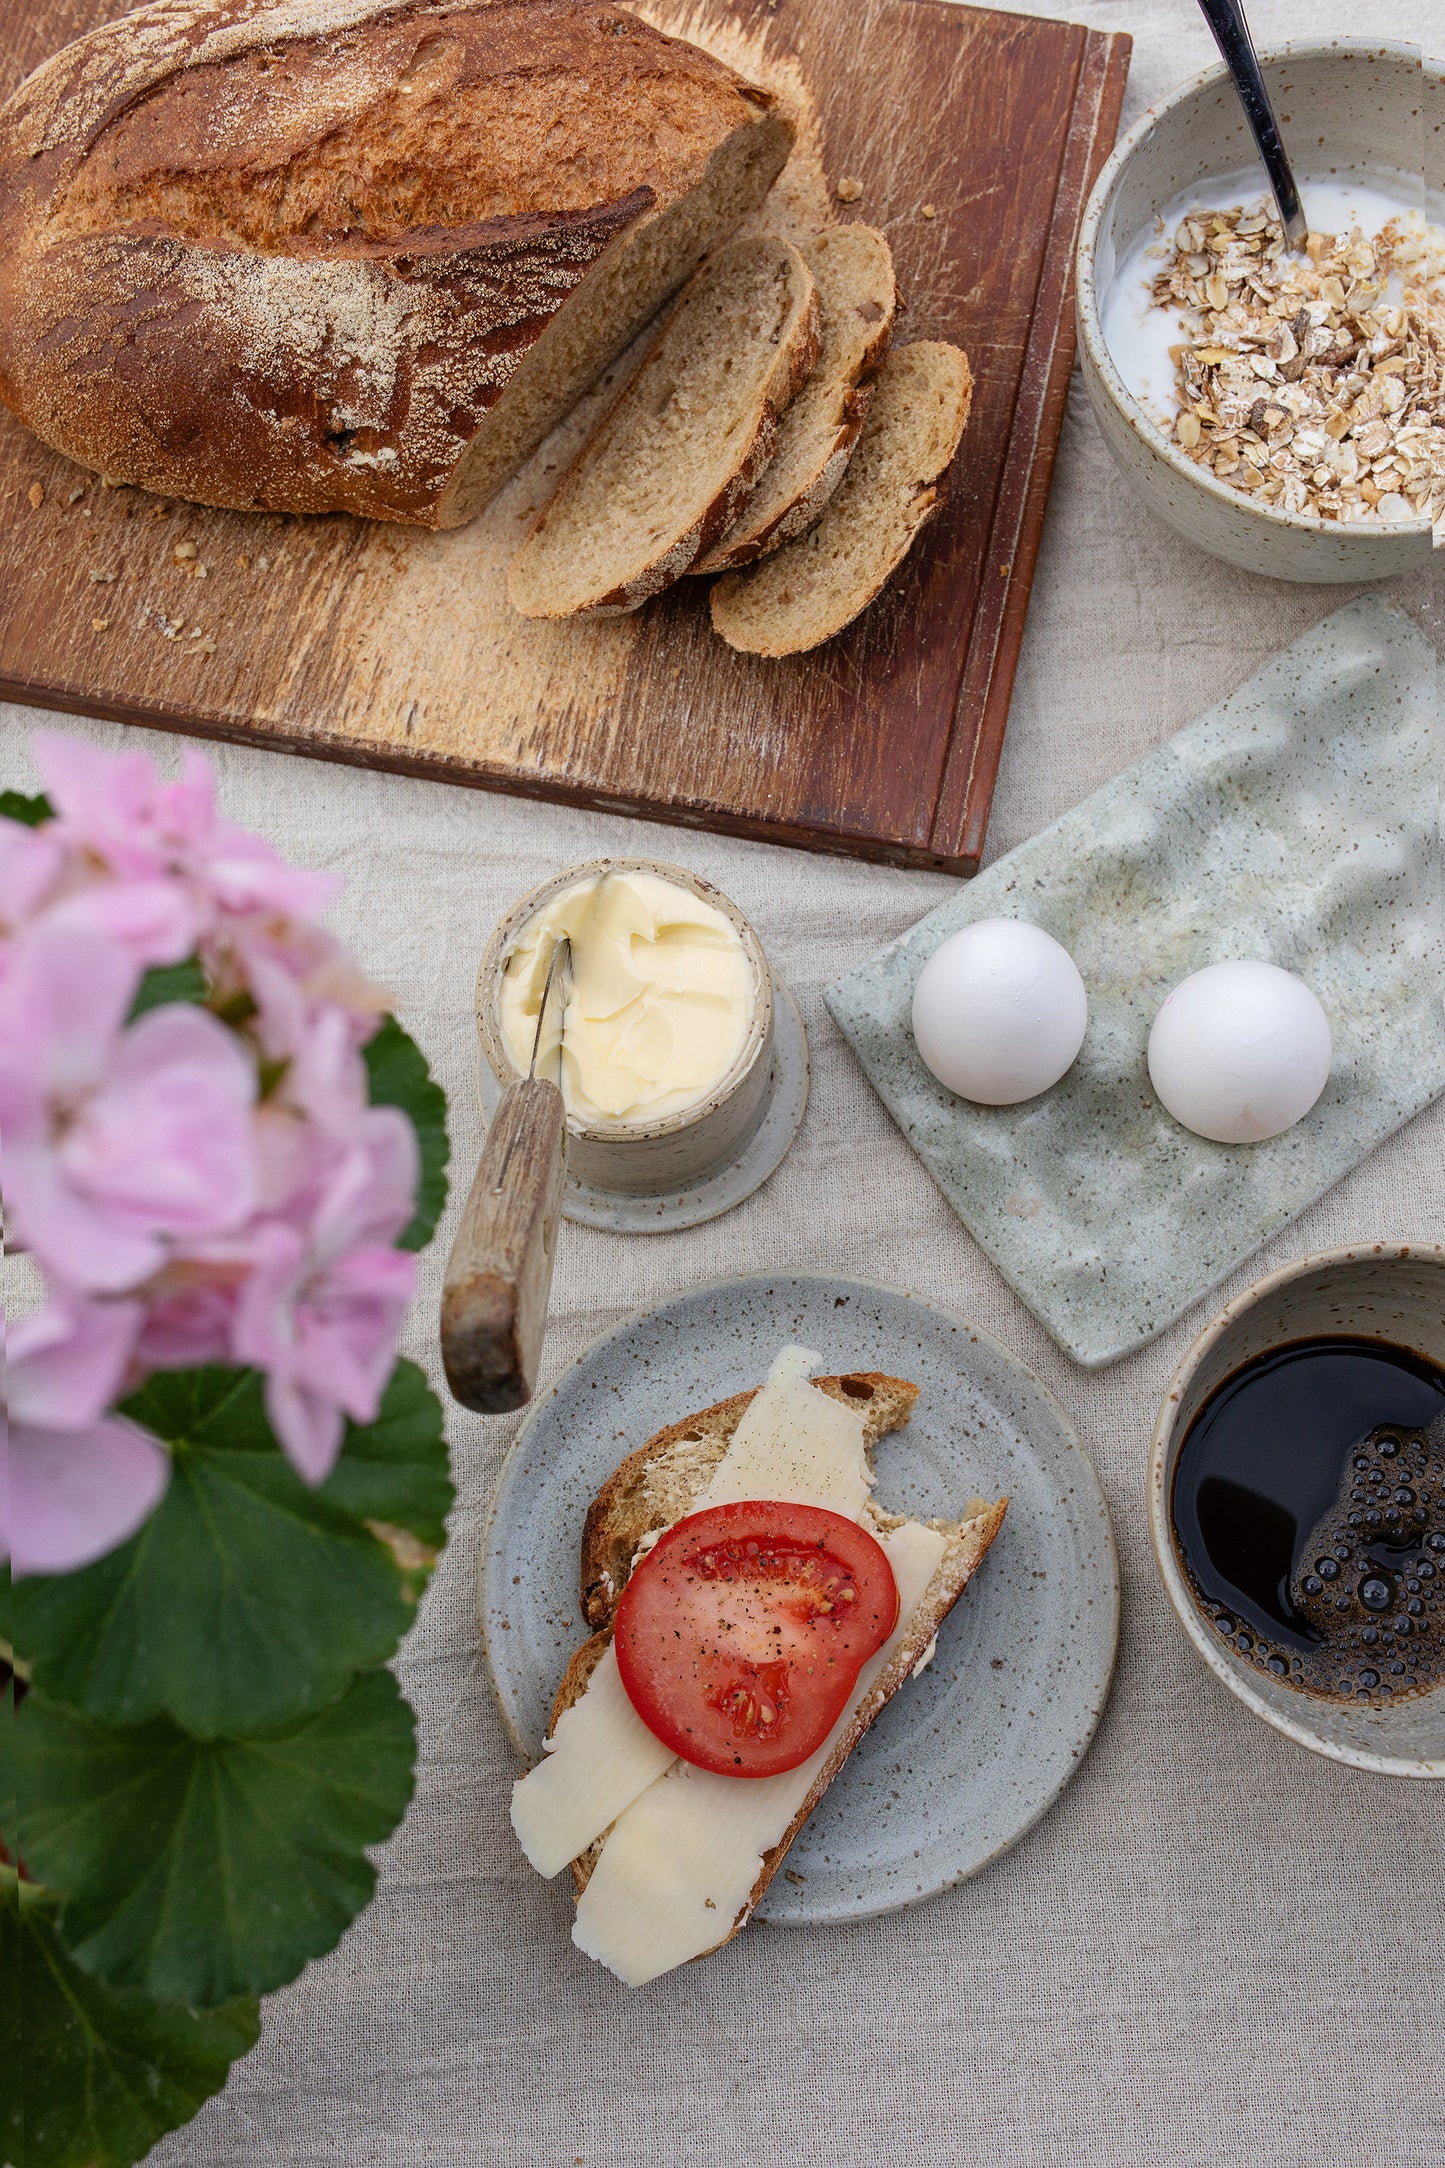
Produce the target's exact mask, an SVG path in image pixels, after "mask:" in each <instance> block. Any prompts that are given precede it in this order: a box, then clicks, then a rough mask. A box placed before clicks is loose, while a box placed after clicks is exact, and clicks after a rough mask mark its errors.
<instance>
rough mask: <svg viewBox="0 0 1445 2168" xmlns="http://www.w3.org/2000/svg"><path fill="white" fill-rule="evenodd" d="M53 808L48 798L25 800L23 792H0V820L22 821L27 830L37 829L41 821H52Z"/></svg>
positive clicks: (53, 815)
mask: <svg viewBox="0 0 1445 2168" xmlns="http://www.w3.org/2000/svg"><path fill="white" fill-rule="evenodd" d="M54 818H55V808H54V806H53V805H52V804H51V803H50V800H49V799H48V798H27V797H26V796H25V793H24V792H23V791H19V790H0V820H7V821H23V822H24V824H25V826H26V827H27V828H38V827H39V826H40V825H41V823H42V821H53V820H54Z"/></svg>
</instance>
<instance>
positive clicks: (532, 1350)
mask: <svg viewBox="0 0 1445 2168" xmlns="http://www.w3.org/2000/svg"><path fill="white" fill-rule="evenodd" d="M566 1141H567V1124H566V1110H565V1108H564V1106H563V1104H562V1094H561V1093H560V1092H559V1091H558V1089H557V1087H556V1085H555V1084H549V1083H548V1082H547V1081H546V1079H545V1078H543V1077H532V1078H529V1079H528V1080H527V1081H526V1082H525V1083H522V1084H514V1085H512V1087H511V1089H510V1090H509V1091H507V1092H505V1093H504V1094H503V1096H502V1098H501V1100H500V1101H499V1103H498V1106H497V1111H496V1113H495V1114H494V1115H493V1117H492V1126H491V1128H490V1129H489V1130H488V1132H487V1141H486V1144H485V1145H484V1146H483V1148H482V1158H481V1164H480V1166H479V1167H478V1168H477V1178H476V1180H475V1181H474V1182H473V1184H472V1192H471V1195H470V1196H469V1197H468V1199H467V1202H466V1209H465V1210H464V1211H463V1213H462V1223H461V1226H460V1227H459V1228H458V1229H457V1238H456V1241H455V1242H454V1243H453V1244H452V1254H451V1256H450V1257H449V1258H448V1259H447V1270H446V1278H445V1280H444V1282H443V1283H442V1315H441V1339H442V1362H443V1364H444V1365H445V1368H446V1374H447V1383H448V1385H449V1386H450V1387H451V1389H452V1392H453V1393H454V1395H455V1396H456V1398H457V1399H458V1400H459V1401H460V1402H461V1404H462V1406H463V1407H464V1408H475V1409H476V1410H477V1412H478V1414H480V1415H502V1414H505V1412H506V1411H507V1409H509V1408H520V1407H521V1406H522V1405H523V1403H524V1402H525V1401H528V1400H530V1399H531V1397H532V1389H533V1387H534V1386H535V1384H536V1382H537V1363H538V1358H539V1356H540V1354H541V1350H542V1333H543V1330H544V1328H545V1326H546V1323H547V1298H548V1296H549V1294H550V1293H551V1288H552V1257H553V1252H554V1251H555V1249H556V1244H557V1217H558V1211H559V1208H560V1206H561V1202H562V1177H563V1173H564V1171H565V1168H566V1156H567V1155H566Z"/></svg>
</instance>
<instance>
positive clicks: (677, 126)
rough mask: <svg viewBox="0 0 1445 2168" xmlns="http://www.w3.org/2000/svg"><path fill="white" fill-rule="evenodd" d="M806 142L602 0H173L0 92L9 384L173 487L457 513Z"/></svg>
mask: <svg viewBox="0 0 1445 2168" xmlns="http://www.w3.org/2000/svg"><path fill="white" fill-rule="evenodd" d="M790 142H791V130H790V127H789V125H788V124H787V122H786V121H784V120H783V119H782V117H781V116H780V115H779V114H778V113H777V112H776V110H775V108H774V103H773V100H772V99H771V97H770V96H769V95H768V93H767V92H765V91H762V90H759V89H758V88H756V87H755V86H754V85H752V84H750V83H748V82H746V81H745V80H744V79H743V78H742V77H740V76H739V75H737V74H736V73H735V72H734V71H733V70H731V69H729V68H727V67H725V66H723V65H722V63H720V62H719V61H717V60H715V59H713V58H712V57H711V56H710V55H708V54H706V53H703V52H701V51H700V50H698V49H697V48H696V47H693V46H691V45H687V44H685V43H682V42H681V41H679V40H677V39H673V38H668V37H666V36H664V35H663V34H662V33H660V32H658V31H656V30H654V29H652V28H651V27H650V26H649V25H647V24H645V23H643V22H641V21H640V20H639V19H638V18H636V17H635V16H633V15H631V14H629V13H627V12H626V11H624V10H622V9H620V8H614V7H611V6H607V5H596V4H594V5H587V6H584V5H582V4H580V0H496V4H493V0H285V4H283V5H280V6H270V7H267V8H265V9H262V8H259V7H257V6H256V5H254V4H249V0H230V4H224V0H160V4H158V5H152V6H150V7H147V8H143V9H141V10H140V11H139V12H138V13H136V14H134V15H131V16H127V17H125V18H123V19H122V20H121V21H119V22H117V23H114V24H110V25H108V26H107V27H106V28H104V29H102V30H99V31H95V32H92V33H91V34H90V35H89V36H88V37H85V38H83V39H80V40H78V41H77V42H76V43H75V44H74V45H72V46H70V47H67V48H66V49H65V51H64V52H62V53H60V54H58V55H57V56H56V57H55V58H54V59H53V60H52V61H50V62H48V63H47V64H46V66H45V67H43V68H42V69H40V70H39V71H37V73H36V74H35V75H34V76H32V77H31V78H30V80H29V82H28V83H26V84H23V85H22V86H21V88H20V90H19V91H18V92H17V93H16V94H15V96H14V98H13V99H12V100H11V101H10V104H9V105H8V106H7V107H5V108H4V109H3V110H0V396H3V397H4V399H5V400H6V402H7V403H8V404H9V405H10V406H11V407H12V408H13V409H14V410H15V411H16V412H17V413H18V414H19V415H20V417H21V419H22V420H24V421H26V422H27V423H28V424H29V425H30V426H31V427H32V428H34V429H35V430H36V431H37V432H38V433H39V434H40V435H41V436H43V437H45V438H46V440H47V441H48V442H50V443H51V444H53V445H55V446H56V447H57V448H58V449H59V450H61V451H64V452H66V453H67V454H69V456H71V457H72V458H75V459H77V460H79V461H80V462H82V463H83V464H86V465H90V466H93V467H99V468H101V469H102V470H103V471H105V472H107V473H109V474H112V475H115V476H117V477H119V478H121V479H124V480H129V481H135V482H138V483H140V484H142V485H144V486H146V487H149V488H152V489H156V490H159V491H163V492H165V493H167V494H170V495H175V496H185V497H191V498H194V499H196V500H198V501H200V502H203V503H210V504H220V505H235V506H242V507H250V506H264V507H267V508H270V509H279V510H287V511H312V512H315V511H328V510H349V511H353V512H360V513H365V514H369V515H371V516H373V517H380V518H391V519H402V520H408V521H412V522H415V523H418V524H422V525H428V526H454V525H457V524H460V523H461V522H462V521H463V520H465V519H468V518H470V517H471V516H472V515H473V514H474V513H475V512H476V511H478V510H479V509H480V508H481V506H482V505H483V504H484V503H485V502H486V501H487V499H488V498H489V497H490V496H491V495H492V494H494V493H495V491H496V489H497V488H498V487H500V486H501V484H502V482H504V481H505V480H506V479H507V477H508V476H509V475H510V474H511V473H512V472H513V471H515V469H516V467H517V466H518V465H519V464H520V463H521V461H522V460H523V459H524V458H525V457H526V456H527V455H528V454H529V453H530V451H531V450H532V449H533V447H534V446H535V445H536V443H538V442H539V441H540V439H541V437H542V436H543V435H544V434H545V433H546V432H547V430H549V429H550V428H551V427H553V426H554V424H555V423H556V422H557V421H558V420H559V419H560V418H561V416H562V415H563V414H564V413H566V412H567V411H568V409H569V408H570V407H571V406H572V405H573V404H574V403H575V401H576V400H577V398H578V397H579V396H580V395H581V394H582V392H583V391H585V390H586V388H587V386H588V385H589V384H590V383H591V382H592V381H594V379H595V378H596V377H597V376H598V375H599V374H600V373H601V371H602V370H603V369H604V368H605V367H606V366H607V365H608V363H609V362H610V361H611V360H612V359H613V358H614V357H615V356H616V354H617V353H619V352H620V351H621V349H622V348H623V347H624V346H625V345H626V344H627V343H628V342H629V341H630V340H631V339H632V338H633V337H634V336H635V335H636V332H637V331H638V330H639V329H640V327H641V325H642V324H643V323H644V322H646V321H647V320H648V318H649V317H651V316H652V315H653V314H654V313H655V311H656V310H657V308H658V307H659V306H660V305H661V303H662V302H663V301H665V300H666V299H667V297H668V296H669V294H671V293H672V292H673V291H675V289H676V288H677V287H678V286H679V285H680V284H681V283H682V281H683V279H685V278H686V276H687V275H688V273H689V272H690V271H691V270H692V269H693V268H694V266H695V265H696V263H697V262H698V261H699V260H700V259H701V257H702V256H703V255H704V254H705V253H706V251H707V250H708V249H709V248H711V247H712V246H714V245H715V244H716V243H717V242H718V241H719V240H721V239H723V238H724V237H725V236H726V235H727V234H728V233H730V232H732V231H733V230H734V229H735V228H736V226H737V225H738V224H739V223H740V221H741V220H742V219H743V218H744V217H746V216H747V215H748V214H749V213H750V212H751V211H753V210H754V209H756V207H757V205H758V204H759V203H761V201H762V200H763V198H764V196H765V195H766V193H767V190H768V188H769V187H770V186H771V183H772V181H773V179H774V178H775V176H776V174H777V173H778V171H779V169H780V168H781V166H782V164H783V163H784V160H785V159H786V157H787V153H788V149H789V146H790Z"/></svg>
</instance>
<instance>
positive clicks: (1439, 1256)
mask: <svg viewBox="0 0 1445 2168" xmlns="http://www.w3.org/2000/svg"><path fill="white" fill-rule="evenodd" d="M1382 1257H1384V1258H1399V1259H1404V1258H1407V1257H1408V1258H1412V1259H1424V1260H1425V1261H1426V1262H1427V1263H1428V1264H1430V1265H1432V1266H1435V1267H1437V1268H1438V1269H1439V1270H1440V1271H1441V1272H1445V1243H1439V1242H1347V1243H1342V1244H1341V1245H1339V1246H1338V1247H1337V1248H1334V1249H1328V1250H1312V1251H1311V1252H1310V1253H1309V1254H1308V1255H1307V1256H1305V1257H1295V1258H1292V1259H1291V1260H1290V1262H1289V1263H1288V1264H1286V1265H1280V1266H1278V1267H1276V1269H1275V1270H1274V1271H1273V1272H1267V1273H1265V1275H1264V1276H1263V1278H1262V1279H1258V1280H1255V1281H1254V1282H1253V1283H1252V1284H1251V1285H1250V1286H1249V1287H1246V1288H1244V1289H1243V1290H1242V1292H1241V1293H1239V1294H1238V1295H1236V1296H1235V1297H1234V1299H1233V1301H1232V1302H1229V1303H1227V1304H1226V1305H1225V1307H1224V1308H1223V1309H1222V1310H1221V1311H1220V1312H1219V1314H1218V1316H1217V1317H1213V1318H1211V1319H1210V1321H1209V1323H1208V1324H1207V1325H1206V1326H1205V1328H1204V1330H1203V1331H1202V1332H1201V1333H1200V1334H1199V1336H1198V1338H1197V1339H1196V1340H1195V1341H1194V1344H1193V1345H1192V1347H1190V1348H1189V1350H1188V1352H1187V1353H1186V1354H1185V1356H1184V1357H1183V1360H1182V1361H1181V1362H1180V1364H1179V1366H1178V1368H1177V1369H1176V1371H1175V1372H1174V1375H1173V1377H1172V1378H1171V1379H1170V1380H1169V1383H1168V1385H1167V1386H1166V1387H1165V1389H1164V1397H1163V1399H1162V1400H1161V1401H1160V1404H1159V1414H1158V1418H1157V1420H1156V1422H1155V1425H1154V1437H1153V1442H1152V1445H1151V1447H1150V1453H1149V1537H1150V1541H1151V1543H1152V1545H1153V1549H1154V1565H1155V1569H1156V1571H1157V1572H1158V1575H1159V1578H1160V1580H1161V1581H1162V1582H1163V1584H1164V1593H1165V1595H1166V1596H1167V1597H1168V1599H1169V1603H1170V1606H1171V1608H1172V1610H1173V1612H1174V1615H1175V1617H1176V1618H1177V1619H1178V1621H1179V1623H1180V1625H1181V1626H1182V1627H1183V1628H1184V1631H1185V1633H1186V1634H1187V1635H1188V1637H1189V1639H1190V1641H1192V1642H1193V1644H1194V1647H1195V1649H1196V1650H1197V1652H1198V1654H1199V1655H1200V1656H1201V1657H1202V1658H1203V1660H1204V1662H1205V1664H1206V1665H1207V1666H1208V1668H1209V1669H1210V1671H1212V1672H1213V1674H1214V1676H1215V1677H1216V1678H1217V1679H1218V1680H1219V1682H1220V1684H1221V1685H1222V1686H1225V1687H1227V1688H1228V1690H1229V1692H1230V1693H1231V1694H1233V1695H1234V1697H1235V1699H1236V1700H1238V1701H1242V1702H1243V1703H1244V1705H1245V1707H1246V1708H1247V1709H1249V1710H1251V1711H1252V1713H1253V1714H1254V1715H1255V1716H1257V1717H1260V1718H1261V1719H1262V1720H1263V1721H1264V1722H1265V1723H1266V1724H1269V1725H1271V1726H1272V1727H1273V1728H1274V1730H1276V1731H1282V1732H1283V1733H1284V1734H1285V1736H1286V1737H1287V1738H1290V1739H1293V1740H1294V1741H1295V1742H1296V1743H1297V1744H1298V1745H1300V1746H1304V1747H1309V1748H1310V1749H1311V1751H1312V1752H1314V1753H1316V1754H1323V1755H1326V1756H1327V1757H1328V1758H1329V1759H1330V1760H1332V1761H1338V1762H1345V1763H1347V1764H1348V1765H1349V1766H1350V1767H1351V1768H1352V1769H1368V1770H1371V1771H1372V1772H1374V1773H1375V1774H1376V1775H1379V1776H1389V1777H1427V1778H1428V1777H1434V1778H1439V1779H1442V1780H1445V1754H1442V1755H1438V1756H1436V1757H1435V1758H1434V1759H1432V1760H1429V1761H1425V1760H1421V1759H1420V1758H1418V1757H1412V1756H1406V1755H1399V1754H1372V1753H1369V1752H1367V1751H1366V1750H1365V1749H1364V1748H1362V1747H1354V1746H1345V1745H1342V1744H1341V1743H1340V1742H1339V1741H1337V1740H1332V1739H1328V1738H1326V1737H1325V1736H1324V1734H1323V1733H1322V1732H1319V1731H1317V1730H1316V1729H1315V1728H1314V1726H1313V1725H1312V1724H1309V1723H1307V1722H1305V1721H1304V1719H1303V1718H1302V1717H1296V1716H1294V1715H1292V1714H1290V1713H1289V1712H1287V1711H1285V1710H1283V1709H1276V1708H1275V1707H1273V1705H1272V1704H1271V1703H1269V1702H1268V1701H1266V1700H1265V1698H1264V1696H1263V1695H1262V1694H1260V1693H1258V1692H1257V1691H1256V1690H1255V1688H1254V1687H1253V1685H1252V1684H1251V1683H1250V1681H1249V1679H1248V1678H1246V1677H1245V1676H1244V1675H1243V1674H1242V1673H1240V1672H1238V1671H1236V1670H1235V1668H1234V1666H1233V1665H1232V1664H1227V1663H1226V1662H1225V1660H1224V1658H1223V1656H1222V1655H1221V1653H1220V1651H1219V1648H1218V1647H1217V1645H1216V1643H1215V1640H1214V1638H1213V1637H1212V1636H1211V1635H1210V1634H1209V1633H1208V1632H1207V1631H1206V1629H1205V1624H1204V1620H1203V1618H1202V1617H1201V1615H1200V1613H1199V1611H1198V1610H1197V1609H1196V1608H1195V1605H1194V1602H1193V1600H1192V1598H1191V1597H1190V1594H1189V1591H1188V1588H1187V1587H1186V1586H1185V1582H1184V1576H1183V1574H1182V1573H1181V1572H1180V1569H1179V1561H1178V1559H1177V1558H1176V1556H1175V1552H1174V1542H1173V1528H1172V1521H1171V1515H1170V1501H1169V1489H1170V1482H1169V1478H1170V1477H1171V1476H1172V1473H1173V1470H1172V1465H1166V1463H1172V1459H1173V1457H1174V1456H1175V1455H1176V1454H1177V1450H1178V1447H1179V1446H1180V1445H1182V1444H1183V1438H1182V1436H1181V1435H1180V1434H1179V1433H1178V1432H1177V1430H1176V1427H1175V1425H1176V1418H1177V1415H1178V1411H1179V1406H1180V1403H1181V1402H1182V1400H1183V1398H1184V1395H1185V1393H1186V1392H1187V1390H1188V1388H1189V1386H1190V1385H1191V1384H1192V1382H1193V1380H1194V1377H1195V1375H1196V1373H1197V1372H1198V1370H1199V1368H1200V1366H1201V1364H1202V1363H1203V1362H1204V1361H1205V1359H1206V1358H1207V1357H1208V1356H1209V1355H1210V1354H1211V1353H1212V1352H1213V1350H1214V1348H1215V1347H1216V1346H1217V1345H1218V1343H1219V1341H1220V1339H1221V1338H1222V1337H1223V1335H1224V1333H1225V1332H1227V1331H1228V1329H1229V1327H1230V1326H1231V1325H1233V1324H1234V1323H1235V1322H1236V1321H1237V1320H1238V1319H1239V1318H1241V1317H1243V1316H1245V1315H1246V1314H1247V1313H1248V1312H1249V1311H1250V1310H1253V1309H1255V1308H1256V1307H1257V1306H1258V1305H1259V1303H1260V1302H1262V1301H1263V1300H1264V1299H1265V1298H1266V1297H1267V1296H1269V1295H1272V1294H1274V1293H1275V1292H1276V1290H1277V1289H1279V1288H1281V1287H1288V1286H1289V1285H1290V1284H1291V1283H1292V1282H1293V1281H1296V1280H1301V1279H1304V1278H1305V1277H1307V1276H1308V1275H1309V1274H1311V1273H1314V1272H1319V1271H1321V1270H1322V1269H1325V1268H1329V1267H1333V1266H1336V1265H1347V1264H1356V1263H1366V1262H1372V1261H1374V1260H1376V1259H1378V1258H1382ZM1299 1698H1300V1701H1301V1704H1302V1705H1303V1706H1308V1703H1307V1699H1306V1697H1305V1696H1303V1695H1301V1696H1300V1697H1299Z"/></svg>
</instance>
